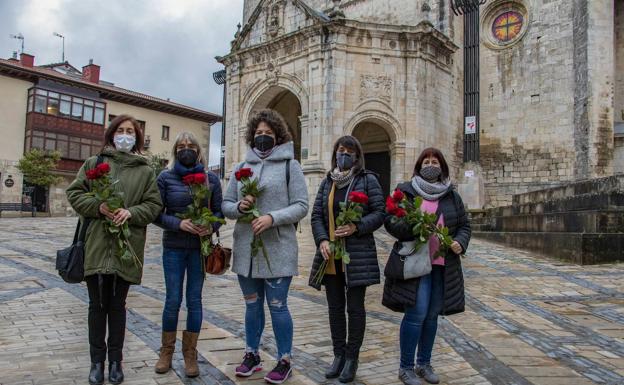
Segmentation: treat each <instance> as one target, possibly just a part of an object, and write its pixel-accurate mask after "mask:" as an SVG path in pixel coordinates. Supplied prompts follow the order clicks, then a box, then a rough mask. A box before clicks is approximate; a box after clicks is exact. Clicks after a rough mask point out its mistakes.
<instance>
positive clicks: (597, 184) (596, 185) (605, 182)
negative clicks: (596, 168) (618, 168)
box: [513, 174, 624, 206]
mask: <svg viewBox="0 0 624 385" xmlns="http://www.w3.org/2000/svg"><path fill="white" fill-rule="evenodd" d="M617 192H620V193H622V192H624V174H618V175H614V176H610V177H606V178H597V179H589V180H584V181H579V182H572V183H569V184H566V185H564V186H561V187H552V188H548V189H544V190H538V191H531V192H527V193H524V194H516V195H514V196H513V205H514V206H515V205H523V204H530V203H541V202H548V201H556V200H562V199H567V198H571V197H577V196H581V195H596V194H610V193H617Z"/></svg>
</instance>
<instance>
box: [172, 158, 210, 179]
mask: <svg viewBox="0 0 624 385" xmlns="http://www.w3.org/2000/svg"><path fill="white" fill-rule="evenodd" d="M173 171H174V172H175V173H176V174H178V175H180V176H181V177H185V176H187V175H189V174H197V173H203V172H205V171H204V165H203V164H201V163H197V164H196V165H195V166H193V167H191V168H188V167H184V166H183V165H181V164H180V162H178V161H177V160H176V161H175V163H174V164H173Z"/></svg>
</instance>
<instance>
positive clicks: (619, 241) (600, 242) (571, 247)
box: [472, 231, 624, 265]
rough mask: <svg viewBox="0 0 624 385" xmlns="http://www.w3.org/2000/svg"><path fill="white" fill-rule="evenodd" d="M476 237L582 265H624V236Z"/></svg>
mask: <svg viewBox="0 0 624 385" xmlns="http://www.w3.org/2000/svg"><path fill="white" fill-rule="evenodd" d="M472 235H473V236H474V237H476V238H480V239H484V240H487V241H491V242H496V243H501V244H504V245H506V246H510V247H516V248H519V249H523V250H530V251H534V252H536V253H537V254H540V255H544V256H548V257H551V258H555V259H561V260H565V261H568V262H572V263H577V264H580V265H593V264H600V263H615V262H624V234H621V233H617V234H601V233H554V232H552V233H538V232H502V231H495V232H489V231H485V232H484V231H473V233H472Z"/></svg>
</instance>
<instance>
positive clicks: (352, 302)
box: [324, 271, 366, 360]
mask: <svg viewBox="0 0 624 385" xmlns="http://www.w3.org/2000/svg"><path fill="white" fill-rule="evenodd" d="M324 282H325V293H326V295H327V305H328V308H329V328H330V331H331V337H332V344H333V347H334V355H336V356H345V357H346V358H348V359H354V360H357V359H358V357H359V354H360V348H361V347H362V341H363V340H364V333H365V331H366V309H365V307H364V297H365V295H366V286H359V287H352V288H347V285H346V283H345V277H344V273H343V272H341V271H338V272H337V274H336V275H325V278H324ZM345 307H346V312H347V313H348V314H349V323H348V326H347V317H346V315H345ZM347 332H348V336H347Z"/></svg>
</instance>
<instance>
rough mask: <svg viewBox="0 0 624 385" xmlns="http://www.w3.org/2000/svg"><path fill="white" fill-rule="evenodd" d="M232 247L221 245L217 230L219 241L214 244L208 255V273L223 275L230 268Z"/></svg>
mask: <svg viewBox="0 0 624 385" xmlns="http://www.w3.org/2000/svg"><path fill="white" fill-rule="evenodd" d="M231 258H232V249H230V248H228V247H223V246H221V240H220V239H219V233H218V232H217V243H215V244H214V245H213V246H212V252H211V253H210V255H207V256H206V260H205V262H206V273H208V274H212V275H222V274H224V273H225V272H226V271H227V270H228V269H229V268H230V260H231Z"/></svg>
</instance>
